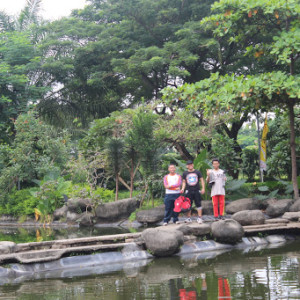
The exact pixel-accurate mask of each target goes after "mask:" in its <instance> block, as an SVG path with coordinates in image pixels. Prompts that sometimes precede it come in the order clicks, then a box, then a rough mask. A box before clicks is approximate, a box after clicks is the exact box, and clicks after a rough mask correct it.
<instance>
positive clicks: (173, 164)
mask: <svg viewBox="0 0 300 300" xmlns="http://www.w3.org/2000/svg"><path fill="white" fill-rule="evenodd" d="M170 166H174V167H176V164H175V163H170V164H169V165H168V167H170Z"/></svg>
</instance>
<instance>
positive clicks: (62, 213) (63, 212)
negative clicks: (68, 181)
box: [53, 205, 68, 220]
mask: <svg viewBox="0 0 300 300" xmlns="http://www.w3.org/2000/svg"><path fill="white" fill-rule="evenodd" d="M67 211H68V207H67V206H66V205H64V206H63V207H61V208H57V209H56V210H55V211H54V212H53V220H60V219H62V218H66V216H67Z"/></svg>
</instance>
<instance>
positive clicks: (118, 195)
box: [115, 174, 119, 201]
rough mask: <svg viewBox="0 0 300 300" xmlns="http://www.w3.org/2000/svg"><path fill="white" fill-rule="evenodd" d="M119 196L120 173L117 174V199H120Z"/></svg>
mask: <svg viewBox="0 0 300 300" xmlns="http://www.w3.org/2000/svg"><path fill="white" fill-rule="evenodd" d="M118 197H119V174H117V175H116V197H115V201H117V200H118Z"/></svg>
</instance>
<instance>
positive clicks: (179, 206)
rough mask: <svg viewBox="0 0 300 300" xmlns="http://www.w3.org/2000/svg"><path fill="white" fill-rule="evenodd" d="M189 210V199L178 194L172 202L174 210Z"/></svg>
mask: <svg viewBox="0 0 300 300" xmlns="http://www.w3.org/2000/svg"><path fill="white" fill-rule="evenodd" d="M189 210H191V200H190V199H189V198H187V197H185V196H179V197H178V198H177V199H176V200H175V202H174V211H175V212H178V213H180V212H183V213H185V212H188V211H189Z"/></svg>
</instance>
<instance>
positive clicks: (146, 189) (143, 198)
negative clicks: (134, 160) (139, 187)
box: [140, 182, 148, 208]
mask: <svg viewBox="0 0 300 300" xmlns="http://www.w3.org/2000/svg"><path fill="white" fill-rule="evenodd" d="M147 191H148V182H147V183H146V186H145V191H144V194H143V196H142V199H141V202H140V208H141V207H142V205H143V202H144V200H145V197H146V195H147Z"/></svg>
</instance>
